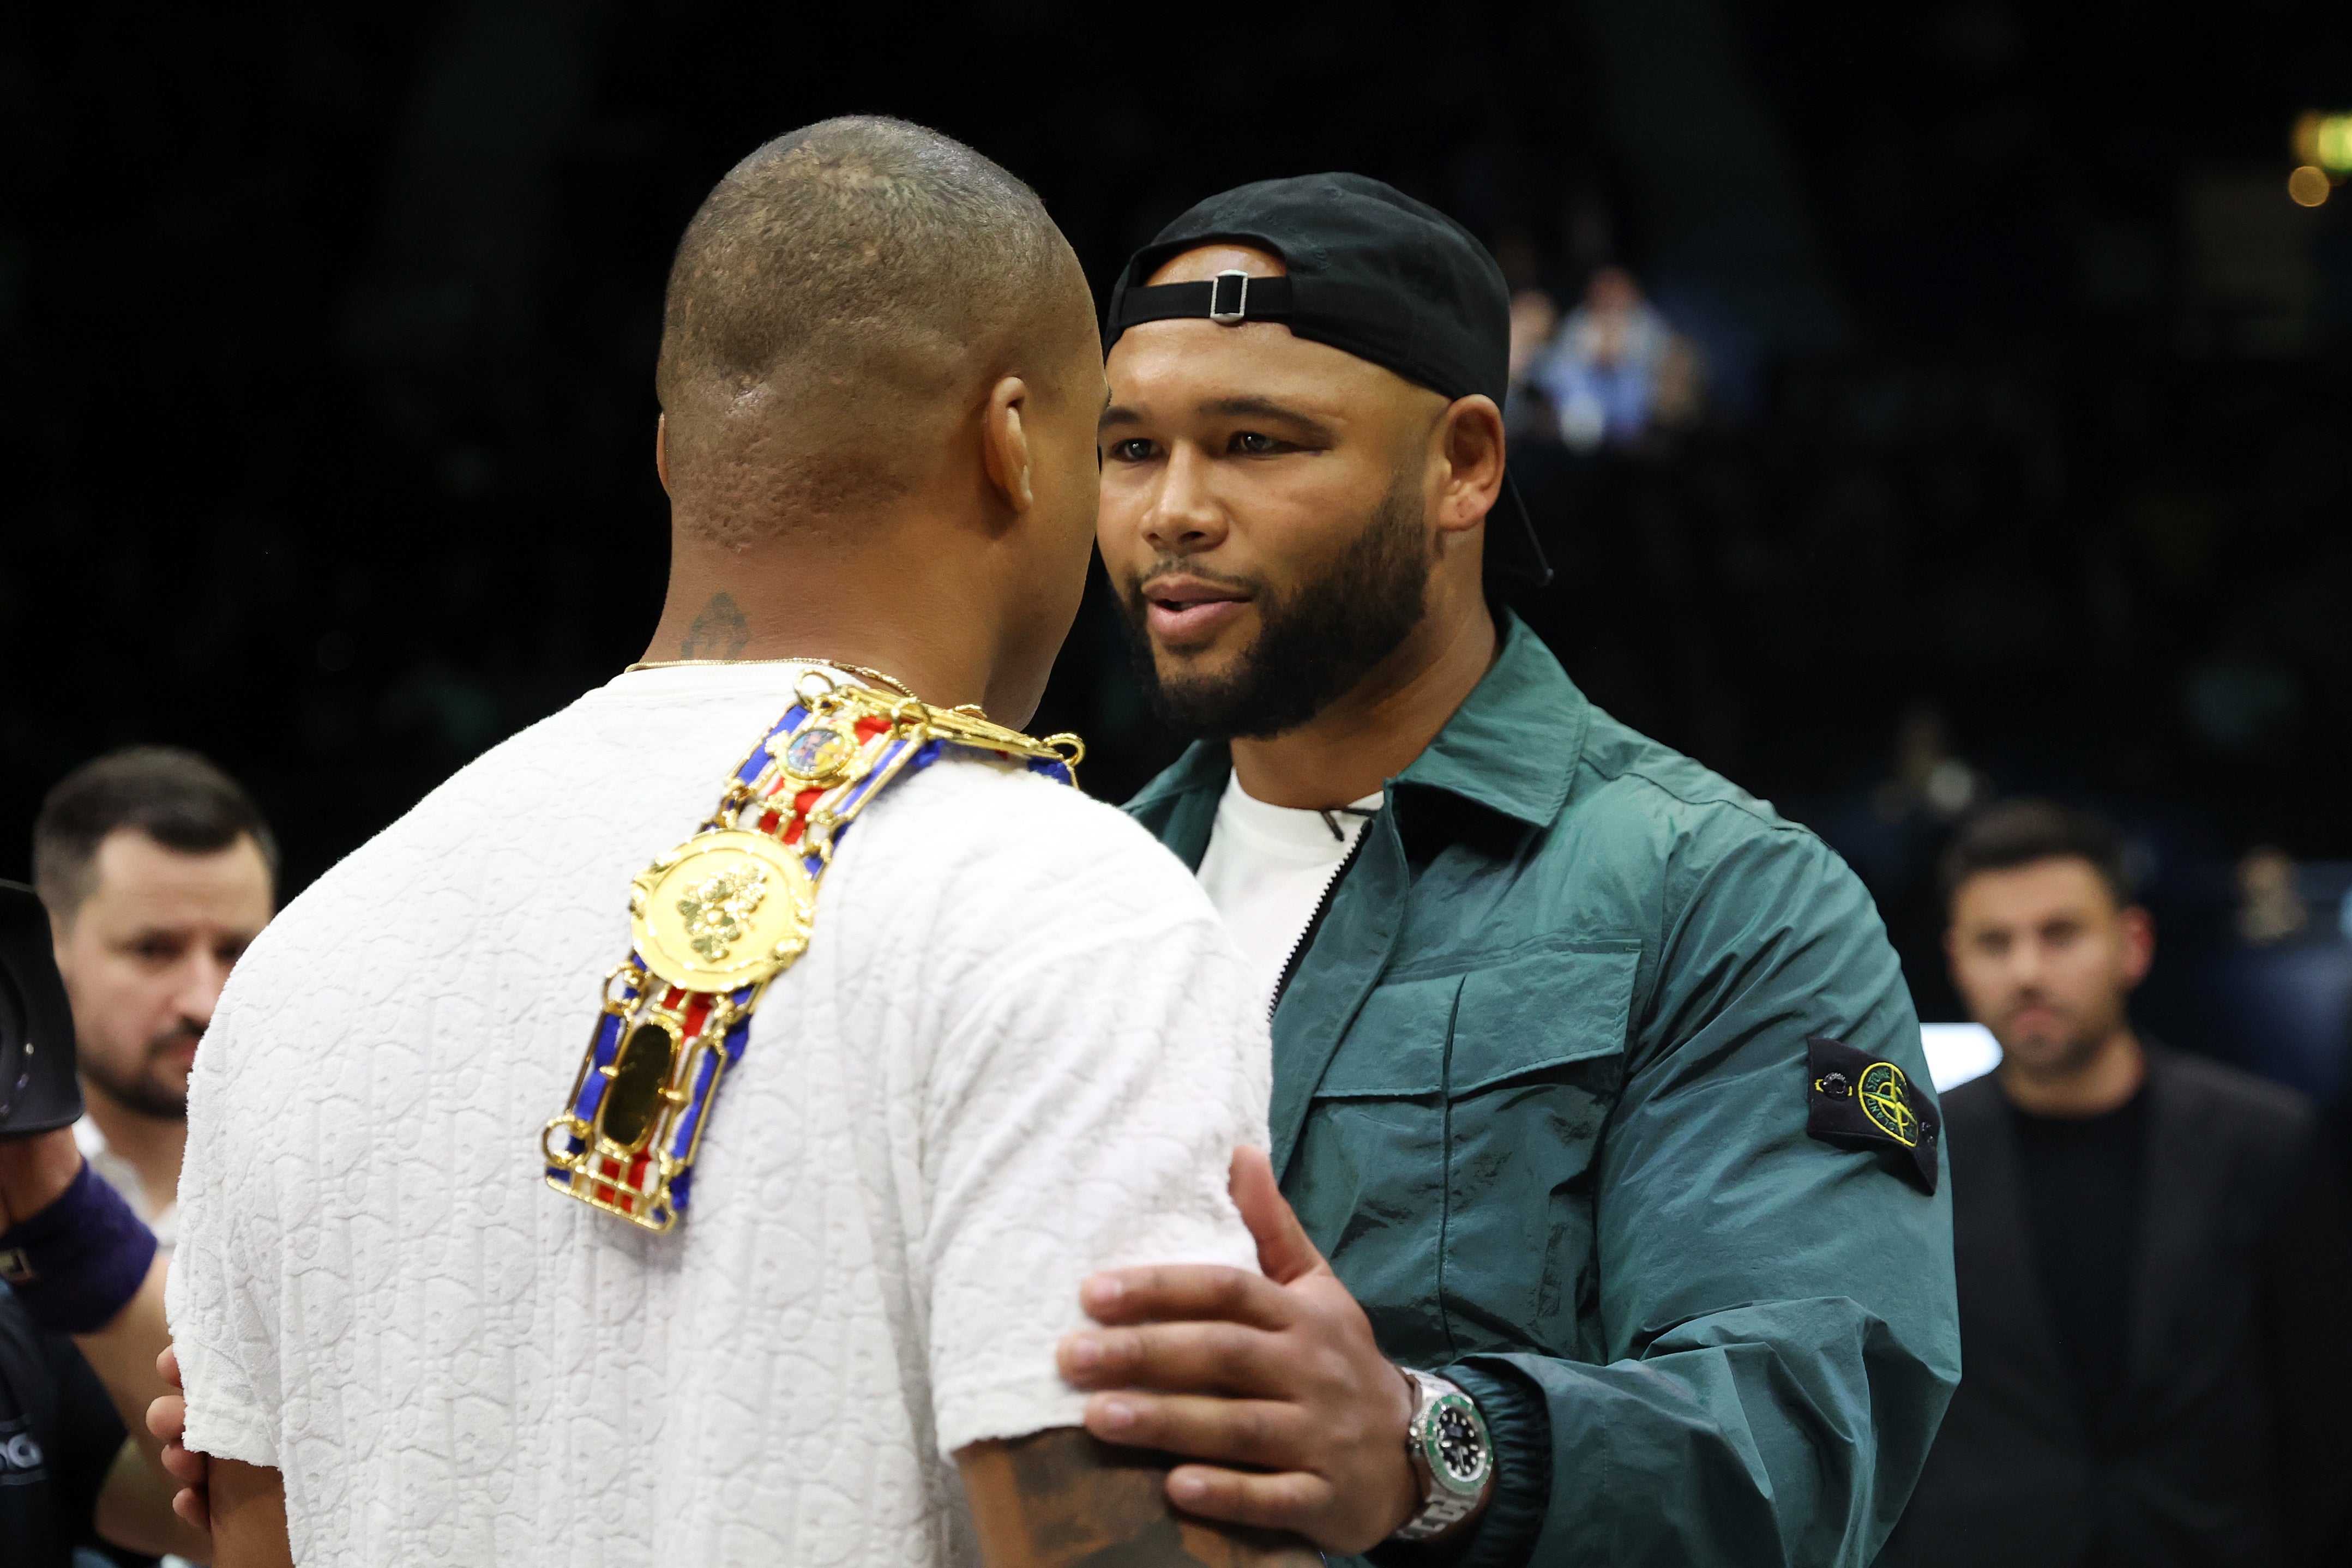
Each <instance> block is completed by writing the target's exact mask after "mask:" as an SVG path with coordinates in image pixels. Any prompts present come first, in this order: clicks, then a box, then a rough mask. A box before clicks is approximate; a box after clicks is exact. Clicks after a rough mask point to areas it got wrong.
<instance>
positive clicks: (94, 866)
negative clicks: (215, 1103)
mask: <svg viewBox="0 0 2352 1568" xmlns="http://www.w3.org/2000/svg"><path fill="white" fill-rule="evenodd" d="M277 874H278V844H277V841H276V840H275V839H274V838H272V837H271V836H270V831H269V826H268V823H266V822H264V821H262V819H261V812H260V810H259V809H258V808H257V807H256V806H255V805H254V803H253V800H252V798H251V797H250V796H248V795H247V794H246V792H245V791H244V790H243V789H239V788H238V787H237V785H236V781H235V780H234V779H230V778H229V777H228V776H227V775H226V774H225V773H223V772H222V771H221V770H220V769H219V768H215V767H214V766H213V765H212V764H211V763H209V762H207V761H205V759H204V758H201V757H199V756H197V755H196V754H195V753H194V752H193V751H181V750H177V749H174V748H173V747H162V746H141V747H131V748H129V749H127V750H122V751H117V752H113V753H111V754H110V755H108V756H105V757H101V758H98V759H97V760H96V761H94V762H90V763H88V764H86V765H85V766H83V767H81V768H77V769H76V770H75V771H73V772H72V773H70V774H68V775H67V776H66V778H65V779H63V780H62V781H60V782H59V783H58V786H57V788H55V789H51V790H50V791H49V794H48V798H47V800H45V801H43V802H42V805H41V814H40V817H39V819H38V820H37V821H36V822H35V823H34V825H33V879H34V883H35V884H36V885H37V887H38V888H39V890H40V894H41V902H42V903H43V904H47V906H48V911H49V920H50V923H51V925H52V927H53V929H54V930H55V932H56V936H57V956H58V972H59V973H60V974H62V975H63V976H64V977H65V982H66V994H67V995H68V997H69V998H71V999H72V1002H73V1014H74V1035H75V1046H76V1049H77V1051H79V1059H80V1064H81V1079H82V1095H83V1099H84V1101H85V1102H86V1103H87V1104H88V1106H89V1113H88V1115H87V1116H86V1117H85V1118H84V1119H83V1121H82V1123H81V1124H80V1125H79V1127H78V1128H77V1129H76V1136H77V1141H78V1142H79V1144H80V1145H81V1149H82V1153H83V1154H84V1155H87V1156H88V1157H89V1163H90V1166H91V1168H92V1169H93V1170H95V1171H97V1173H98V1174H99V1175H100V1176H102V1177H104V1178H105V1179H106V1181H108V1182H109V1183H110V1184H111V1185H112V1186H114V1187H115V1188H116V1189H117V1190H118V1191H120V1192H121V1194H122V1196H123V1197H126V1198H128V1199H129V1200H130V1201H131V1207H132V1208H133V1209H135V1210H136V1211H137V1212H138V1214H139V1216H140V1218H142V1219H144V1220H145V1221H146V1222H147V1224H148V1226H149V1228H151V1229H152V1230H153V1231H154V1232H155V1237H156V1239H157V1241H158V1242H159V1243H161V1244H162V1246H163V1248H164V1249H165V1250H166V1251H167V1252H168V1251H169V1250H170V1249H171V1246H172V1242H173V1238H174V1236H175V1234H176V1231H177V1226H178V1210H179V1200H180V1159H181V1155H182V1154H183V1153H184V1151H185V1149H186V1147H187V1141H188V1071H189V1069H190V1068H191V1067H192V1066H194V1063H195V1059H196V1041H197V1040H201V1039H202V1038H203V1037H204V1032H205V1026H206V1025H208V1024H210V1023H211V1022H212V1017H213V1009H214V1008H215V1007H216V1006H218V1005H219V1003H220V995H221V988H222V987H223V986H224V985H226V983H227V981H228V972H229V968H230V967H231V966H232V965H234V964H235V963H236V960H237V958H238V956H240V955H242V954H243V953H244V951H245V949H246V947H247V945H248V944H250V943H251V942H252V941H253V939H254V937H255V936H257V935H259V934H260V931H261V928H262V926H263V925H267V924H268V920H269V916H270V914H271V912H272V910H273V909H274V908H275V901H276V883H277Z"/></svg>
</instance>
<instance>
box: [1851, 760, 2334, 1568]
mask: <svg viewBox="0 0 2352 1568" xmlns="http://www.w3.org/2000/svg"><path fill="white" fill-rule="evenodd" d="M1945 886H1946V896H1947V900H1948V903H1947V912H1948V917H1949V926H1948V931H1947V933H1946V949H1947V952H1948V956H1949V958H1950V962H1951V967H1952V977H1953V980H1954V982H1955V983H1956V984H1957V986H1958V988H1959V991H1960V994H1961V996H1962V998H1964V999H1965V1000H1966V1001H1967V1003H1968V1005H1969V1011H1970V1012H1971V1013H1972V1014H1973V1015H1974V1016H1975V1017H1976V1019H1978V1021H1979V1022H1981V1023H1982V1024H1984V1025H1985V1026H1986V1027H1987V1028H1988V1029H1990V1030H1992V1032H1993V1035H1994V1037H1995V1038H1996V1039H1998V1040H2000V1044H2001V1048H2002V1051H2003V1056H2002V1061H2001V1065H2000V1069H1999V1070H1998V1071H1996V1072H1994V1073H1993V1074H1992V1075H1991V1076H1989V1077H1986V1078H1982V1079H1979V1080H1978V1081H1976V1082H1972V1083H1968V1084H1964V1085H1962V1086H1961V1087H1959V1088H1958V1089H1955V1090H1953V1091H1951V1092H1949V1093H1947V1094H1946V1095H1944V1096H1943V1112H1944V1129H1945V1141H1946V1144H1947V1146H1948V1152H1949V1155H1950V1158H1951V1162H1952V1188H1953V1210H1952V1230H1953V1253H1954V1258H1955V1261H1956V1264H1957V1267H1958V1276H1959V1294H1960V1346H1961V1381H1960V1387H1959V1392H1958V1395H1957V1396H1955V1397H1954V1399H1953V1401H1952V1405H1951V1408H1950V1410H1949V1412H1948V1414H1947V1415H1946V1416H1945V1417H1944V1425H1943V1427H1942V1429H1941V1431H1940V1432H1939V1433H1938V1434H1937V1439H1936V1446H1935V1448H1934V1449H1933V1451H1932V1452H1931V1454H1930V1455H1929V1458H1928V1460H1927V1469H1926V1471H1925V1472H1924V1473H1923V1475H1922V1476H1921V1478H1920V1480H1919V1485H1918V1488H1917V1490H1916V1492H1914V1494H1913V1496H1912V1500H1911V1505H1910V1508H1909V1510H1908V1511H1906V1514H1905V1515H1904V1518H1903V1521H1902V1523H1901V1524H1900V1525H1899V1526H1898V1527H1897V1529H1896V1531H1895V1535H1894V1537H1893V1538H1892V1539H1891V1540H1890V1541H1889V1542H1888V1543H1887V1546H1886V1549H1885V1552H1884V1553H1883V1554H1882V1555H1881V1556H1880V1558H1879V1563H1881V1564H1882V1568H2043V1565H2047V1568H2109V1565H2115V1568H2122V1565H2125V1564H2129V1565H2130V1568H2170V1565H2173V1564H2179V1565H2182V1568H2187V1565H2189V1564H2197V1565H2200V1568H2201V1565H2206V1564H2212V1565H2215V1568H2221V1565H2225V1564H2226V1565H2230V1568H2236V1565H2238V1564H2245V1565H2247V1568H2257V1565H2259V1568H2272V1565H2273V1564H2284V1565H2298V1568H2299V1565H2301V1564H2306V1563H2318V1562H2321V1561H2323V1560H2325V1561H2331V1562H2332V1561H2338V1560H2340V1556H2339V1549H2338V1548H2337V1547H2336V1545H2335V1544H2334V1542H2336V1530H2337V1528H2338V1526H2339V1523H2340V1521H2341V1518H2342V1514H2343V1504H2344V1500H2345V1497H2346V1493H2347V1487H2352V1444H2347V1437H2346V1429H2347V1421H2352V1372H2347V1367H2352V1358H2347V1354H2345V1351H2344V1348H2343V1330H2344V1325H2345V1322H2346V1316H2347V1312H2352V1242H2348V1241H2347V1235H2346V1230H2345V1223H2346V1222H2345V1214H2344V1208H2343V1203H2342V1197H2341V1194H2340V1190H2339V1183H2338V1180H2337V1176H2336V1171H2335V1169H2334V1167H2333V1166H2332V1164H2331V1161H2330V1157H2329V1155H2328V1154H2327V1152H2326V1145H2325V1141H2324V1140H2323V1138H2322V1137H2321V1135H2320V1129H2319V1126H2318V1118H2317V1113H2316V1112H2315V1108H2314V1106H2313V1105H2312V1104H2311V1103H2310V1102H2309V1101H2307V1100H2305V1098H2304V1097H2303V1096H2301V1095H2299V1094H2296V1093H2294V1092H2292V1091H2290V1090H2286V1089H2282V1088H2279V1087H2277V1086H2276V1085H2273V1084H2271V1083H2267V1082H2263V1081H2262V1080H2260V1079H2256V1078H2252V1077H2250V1076H2248V1075H2247V1074H2245V1073H2242V1072H2238V1071H2233V1070H2231V1069H2230V1068H2226V1067H2222V1066H2220V1065H2217V1064H2215V1063H2213V1062H2210V1061H2201V1060H2200V1059H2197V1058H2194V1057H2189V1056H2183V1055H2180V1054H2179V1053H2177V1052H2173V1051H2165V1050H2163V1049H2161V1048H2159V1047H2157V1046H2154V1045H2153V1044H2150V1043H2148V1042H2147V1041H2144V1040H2141V1039H2140V1038H2139V1037H2138V1036H2137V1035H2136V1034H2135V1033H2134V1032H2133V1030H2132V1026H2131V1020H2130V1019H2129V1017H2128V1016H2127V1014H2126V1006H2125V1004H2126V998H2128V997H2129V995H2130V992H2131V990H2132V988H2134V987H2136V986H2137V985H2138V983H2139V981H2140V979H2141V977H2143V976H2145V975H2146V974H2147V967H2148V963H2149V960H2150V958H2151V957H2152V956H2153V954H2154V950H2155V936H2154V928H2153V926H2152V925H2151V924H2150V922H2149V920H2148V916H2147V912H2146V911H2145V910H2142V909H2140V908H2139V907H2137V905H2136V904H2133V902H2132V900H2131V896H2130V893H2129V890H2128V886H2127V883H2126V878H2125V875H2124V871H2123V864H2122V857H2121V855H2120V853H2119V852H2118V851H2117V847H2116V841H2115V838H2114V835H2113V834H2112V833H2111V832H2110V831H2108V830H2107V829H2106V828H2105V825H2104V824H2102V823H2100V822H2098V821H2096V820H2095V819H2093V818H2089V817H2086V816H2084V815H2082V814H2080V813H2077V812H2074V811H2069V810H2063V809H2062V808H2060V807H2056V806H2053V805H2051V804H2048V803H2047V802H2041V801H2018V802H2014V803H2011V804H2010V805H2006V806H2001V807H1997V808H1995V809H1994V810H1991V811H1990V812H1988V813H1987V814H1985V815H1984V816H1982V817H1979V819H1977V820H1976V821H1972V822H1970V823H1969V824H1968V825H1967V826H1965V827H1964V828H1963V829H1962V830H1961V831H1960V832H1959V834H1958V836H1957V837H1956V839H1955V841H1954V842H1953V845H1952V848H1951V851H1950V852H1949V854H1948V857H1947V860H1946V862H1945Z"/></svg>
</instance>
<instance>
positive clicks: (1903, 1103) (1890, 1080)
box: [1854, 1061, 1919, 1149]
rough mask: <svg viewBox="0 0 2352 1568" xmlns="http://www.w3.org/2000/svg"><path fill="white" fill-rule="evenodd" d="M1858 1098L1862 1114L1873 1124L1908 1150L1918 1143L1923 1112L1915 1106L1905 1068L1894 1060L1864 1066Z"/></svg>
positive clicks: (1855, 1096) (1857, 1093)
mask: <svg viewBox="0 0 2352 1568" xmlns="http://www.w3.org/2000/svg"><path fill="white" fill-rule="evenodd" d="M1854 1098H1856V1099H1857V1100H1859V1101H1861V1102H1862V1113H1863V1114H1864V1115H1865V1116H1867V1117H1869V1118H1870V1123H1871V1125H1872V1126H1874V1127H1876V1128H1877V1129H1878V1130H1879V1131H1880V1132H1882V1133H1884V1134H1886V1135H1887V1136H1888V1137H1890V1138H1892V1139H1894V1140H1895V1142H1896V1143H1898V1144H1900V1145H1903V1146H1904V1147H1905V1148H1906V1149H1908V1148H1913V1147H1916V1145H1918V1142H1919V1113H1917V1112H1916V1111H1914V1110H1912V1109H1911V1086H1910V1084H1909V1083H1908V1082H1906V1081H1905V1079H1904V1077H1903V1070H1902V1069H1901V1068H1899V1067H1897V1066H1895V1064H1894V1063H1893V1062H1891V1061H1874V1062H1872V1063H1871V1064H1870V1065H1869V1066H1868V1067H1865V1068H1864V1069H1863V1071H1862V1084H1861V1087H1860V1088H1859V1089H1857V1090H1856V1091H1855V1092H1854Z"/></svg>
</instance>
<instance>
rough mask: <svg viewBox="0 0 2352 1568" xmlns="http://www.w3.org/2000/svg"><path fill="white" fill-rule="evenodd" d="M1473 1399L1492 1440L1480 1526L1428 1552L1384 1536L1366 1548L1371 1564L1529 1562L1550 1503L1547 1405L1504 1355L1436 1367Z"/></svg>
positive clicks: (1411, 1567) (1506, 1567) (1487, 1566)
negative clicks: (1488, 1494)
mask: <svg viewBox="0 0 2352 1568" xmlns="http://www.w3.org/2000/svg"><path fill="white" fill-rule="evenodd" d="M1437 1375H1439V1376H1440V1377H1444V1378H1446V1379H1448V1380H1449V1381H1451V1382H1453V1383H1455V1384H1457V1385H1460V1387H1461V1389H1462V1392H1463V1393H1465V1394H1467V1395H1468V1396H1470V1397H1471V1399H1472V1400H1473V1401H1474V1402H1475V1404H1476V1405H1477V1406H1478V1414H1479V1415H1480V1416H1482V1417H1484V1418H1485V1420H1486V1436H1487V1438H1488V1439H1489V1440H1490V1441H1491V1442H1492V1443H1493V1444H1494V1446H1495V1495H1494V1496H1493V1498H1491V1499H1490V1500H1488V1501H1487V1503H1486V1513H1485V1514H1484V1515H1482V1516H1481V1517H1480V1519H1479V1521H1478V1528H1477V1529H1475V1531H1471V1533H1470V1535H1469V1537H1468V1538H1467V1539H1466V1540H1465V1541H1464V1542H1461V1543H1460V1544H1459V1545H1455V1544H1453V1543H1448V1544H1447V1545H1446V1546H1444V1547H1442V1548H1440V1549H1438V1550H1437V1551H1434V1552H1433V1551H1432V1550H1431V1549H1430V1548H1428V1547H1425V1546H1417V1545H1413V1544H1412V1543H1410V1542H1396V1541H1390V1542H1382V1543H1381V1544H1380V1545H1379V1546H1376V1547H1374V1548H1373V1549H1372V1550H1371V1551H1370V1552H1366V1553H1365V1554H1364V1555H1365V1557H1366V1558H1367V1559H1368V1560H1369V1561H1370V1562H1371V1563H1374V1564H1375V1565H1376V1568H1421V1565H1423V1564H1428V1563H1439V1562H1442V1563H1446V1564H1447V1568H1527V1564H1528V1563H1529V1561H1531V1560H1532V1559H1533V1558H1534V1556H1535V1550H1536V1539H1537V1537H1538V1536H1539V1535H1540V1534H1542V1532H1543V1523H1544V1515H1545V1513H1546V1512H1547V1511H1549V1508H1550V1506H1551V1406H1549V1405H1548V1404H1547V1403H1545V1401H1544V1397H1543V1394H1542V1391H1541V1390H1539V1389H1538V1388H1537V1387H1536V1386H1535V1385H1533V1384H1531V1383H1529V1382H1528V1380H1527V1379H1526V1378H1525V1377H1523V1376H1521V1375H1520V1374H1519V1372H1518V1370H1517V1368H1516V1367H1514V1366H1512V1365H1511V1364H1510V1363H1508V1362H1506V1361H1486V1360H1481V1361H1477V1362H1462V1363H1459V1364H1455V1365H1453V1366H1448V1367H1444V1368H1442V1369H1438V1370H1437Z"/></svg>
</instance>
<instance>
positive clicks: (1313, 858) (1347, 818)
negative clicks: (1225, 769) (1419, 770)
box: [1217, 774, 1381, 865]
mask: <svg viewBox="0 0 2352 1568" xmlns="http://www.w3.org/2000/svg"><path fill="white" fill-rule="evenodd" d="M1348 804H1349V809H1348V810H1333V811H1331V812H1329V813H1328V814H1326V813H1325V812H1322V811H1317V810H1299V809H1297V808H1296V807H1291V806H1270V805H1268V804H1266V802H1265V801H1264V800H1259V799H1258V798H1257V797H1256V796H1255V795H1252V794H1251V793H1250V792H1249V791H1248V790H1246V789H1243V788H1242V781H1241V776H1240V775H1239V774H1231V775H1228V776H1227V777H1226V779H1225V793H1224V798H1223V800H1219V801H1218V802H1217V826H1218V828H1219V829H1220V830H1221V831H1229V832H1231V833H1232V834H1233V835H1234V837H1235V838H1236V839H1238V840H1240V841H1242V842H1243V843H1244V844H1246V845H1247V846H1248V847H1249V848H1250V849H1251V850H1252V851H1254V852H1256V853H1259V854H1263V855H1267V856H1271V857H1273V858H1276V859H1279V860H1286V861H1293V862H1297V863H1298V864H1300V865H1318V864H1321V863H1323V862H1328V861H1332V860H1336V859H1338V858H1339V856H1340V855H1342V854H1344V853H1346V852H1347V849H1348V846H1349V844H1350V843H1352V842H1354V841H1355V838H1356V835H1357V834H1358V833H1360V832H1361V831H1363V825H1364V822H1365V820H1366V818H1367V817H1368V816H1369V815H1370V813H1371V812H1374V811H1377V810H1380V809H1381V797H1380V796H1379V795H1376V794H1375V795H1367V796H1365V797H1364V798H1363V799H1362V800H1351V801H1349V803H1348ZM1335 823H1336V824H1337V825H1338V827H1339V832H1338V833H1336V834H1335V833H1334V832H1333V831H1332V827H1333V825H1334V824H1335Z"/></svg>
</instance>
